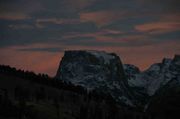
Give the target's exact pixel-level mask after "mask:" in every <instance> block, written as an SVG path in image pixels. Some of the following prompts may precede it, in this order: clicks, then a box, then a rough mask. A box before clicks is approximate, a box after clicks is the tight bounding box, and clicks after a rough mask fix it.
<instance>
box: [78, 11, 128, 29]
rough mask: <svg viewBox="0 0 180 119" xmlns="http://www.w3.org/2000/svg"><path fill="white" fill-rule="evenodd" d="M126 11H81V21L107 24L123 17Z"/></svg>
mask: <svg viewBox="0 0 180 119" xmlns="http://www.w3.org/2000/svg"><path fill="white" fill-rule="evenodd" d="M125 14H126V13H125V12H120V11H115V10H114V11H113V10H103V11H96V12H85V13H80V20H81V21H91V22H94V23H96V25H98V26H103V25H107V24H109V23H111V22H113V21H116V20H119V19H122V17H124V15H125Z"/></svg>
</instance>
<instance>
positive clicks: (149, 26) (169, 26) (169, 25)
mask: <svg viewBox="0 0 180 119" xmlns="http://www.w3.org/2000/svg"><path fill="white" fill-rule="evenodd" d="M135 29H136V30H137V31H139V32H145V33H149V34H163V33H168V32H174V31H179V30H180V22H171V21H170V22H168V21H166V22H153V23H145V24H140V25H136V26H135Z"/></svg>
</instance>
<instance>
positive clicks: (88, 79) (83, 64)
mask: <svg viewBox="0 0 180 119" xmlns="http://www.w3.org/2000/svg"><path fill="white" fill-rule="evenodd" d="M56 77H57V78H59V79H61V80H64V81H69V82H71V83H73V84H75V85H81V86H83V87H86V88H87V89H88V90H93V89H96V90H98V91H100V92H102V91H103V92H105V93H107V92H108V93H110V94H111V95H112V96H113V97H114V98H115V99H116V100H117V101H121V102H123V103H126V104H128V105H134V102H133V101H132V100H131V99H132V94H131V91H130V89H129V88H128V82H127V79H126V76H125V73H124V70H123V65H122V63H121V60H120V58H119V57H118V56H117V55H115V54H113V53H106V52H103V51H66V52H65V54H64V57H63V58H62V60H61V63H60V66H59V69H58V71H57V75H56Z"/></svg>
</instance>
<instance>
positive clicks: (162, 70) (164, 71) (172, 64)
mask: <svg viewBox="0 0 180 119" xmlns="http://www.w3.org/2000/svg"><path fill="white" fill-rule="evenodd" d="M124 68H125V71H126V76H128V84H129V85H130V87H132V88H139V89H141V90H142V92H144V93H146V94H147V95H149V96H153V95H155V93H156V92H158V90H160V89H161V88H163V87H165V85H167V84H169V83H172V82H174V81H176V80H177V82H178V81H179V80H180V56H179V55H175V57H174V58H173V59H167V58H164V59H163V61H162V62H161V63H155V64H153V65H151V66H150V68H149V69H147V70H146V71H143V72H139V71H138V69H137V68H136V67H135V66H129V65H124ZM172 85H173V83H172Z"/></svg>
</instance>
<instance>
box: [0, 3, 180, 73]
mask: <svg viewBox="0 0 180 119" xmlns="http://www.w3.org/2000/svg"><path fill="white" fill-rule="evenodd" d="M179 6H180V0H0V64H5V65H10V66H13V67H16V68H18V69H19V68H20V69H24V70H30V71H34V72H36V73H47V74H49V75H50V76H54V75H55V74H56V71H57V68H58V66H59V62H60V60H61V58H62V57H63V55H64V51H65V50H100V51H106V52H114V53H116V54H117V55H118V56H120V58H121V60H122V62H123V63H129V64H134V65H136V66H138V67H139V68H140V69H141V70H145V69H147V68H148V67H149V66H150V65H151V64H153V63H156V62H161V60H162V59H163V58H164V57H167V58H173V56H174V55H175V54H180V45H179V44H180V7H179Z"/></svg>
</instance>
